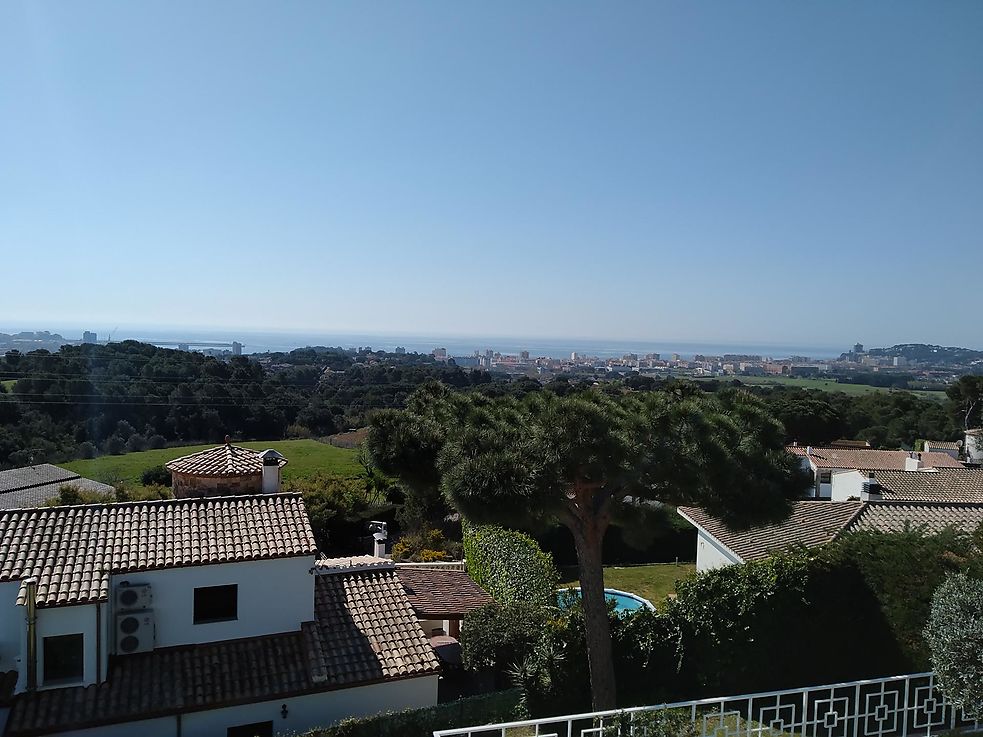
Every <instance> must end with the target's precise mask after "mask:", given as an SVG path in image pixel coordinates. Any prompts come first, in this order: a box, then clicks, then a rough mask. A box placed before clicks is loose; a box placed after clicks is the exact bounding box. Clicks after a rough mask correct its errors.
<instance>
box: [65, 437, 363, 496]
mask: <svg viewBox="0 0 983 737" xmlns="http://www.w3.org/2000/svg"><path fill="white" fill-rule="evenodd" d="M237 445H242V446H243V447H245V448H253V449H254V450H265V449H266V448H273V450H276V451H279V452H280V453H282V454H283V456H284V457H285V458H286V459H287V460H288V461H289V463H288V464H287V465H286V466H285V467H284V469H283V478H284V480H289V479H298V478H310V477H312V476H315V475H317V474H318V473H322V474H324V475H327V476H335V477H339V478H355V477H357V476H361V475H362V473H363V470H362V467H361V466H360V465H359V464H358V462H357V461H356V460H355V451H354V450H349V449H347V448H336V447H335V446H333V445H328V444H326V443H319V442H317V441H316V440H268V441H264V440H260V441H257V442H250V443H237ZM214 447H215V444H214V443H212V444H209V445H184V446H179V447H174V448H163V449H161V450H145V451H142V452H140V453H125V454H124V455H118V456H102V457H100V458H92V459H90V460H84V461H70V462H68V463H63V464H61V465H62V466H64V467H65V468H68V469H71V470H72V471H75V472H76V473H78V474H80V475H82V476H84V477H86V478H90V479H95V480H96V481H102V482H104V483H117V482H119V481H125V482H127V483H129V484H134V485H137V486H139V485H140V475H141V474H142V473H143V472H144V471H145V470H146V469H148V468H152V467H153V466H160V465H163V464H164V463H167V462H168V461H171V460H174V459H175V458H178V457H180V456H183V455H188V454H189V453H196V452H198V451H199V450H205V449H207V448H214Z"/></svg>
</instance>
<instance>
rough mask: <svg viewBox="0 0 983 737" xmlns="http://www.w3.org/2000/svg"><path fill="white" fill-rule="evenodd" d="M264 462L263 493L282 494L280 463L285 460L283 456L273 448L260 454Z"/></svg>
mask: <svg viewBox="0 0 983 737" xmlns="http://www.w3.org/2000/svg"><path fill="white" fill-rule="evenodd" d="M259 457H260V458H261V459H262V461H263V493H264V494H277V493H279V492H280V465H281V464H280V461H282V460H285V459H284V457H283V456H282V455H280V454H279V453H277V452H276V451H275V450H273V449H272V448H268V449H266V450H264V451H263V452H262V453H260V454H259Z"/></svg>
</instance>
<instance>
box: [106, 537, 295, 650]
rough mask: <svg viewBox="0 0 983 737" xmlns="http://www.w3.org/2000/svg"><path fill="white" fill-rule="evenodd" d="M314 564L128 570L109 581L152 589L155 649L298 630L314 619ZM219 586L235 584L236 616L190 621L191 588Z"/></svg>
mask: <svg viewBox="0 0 983 737" xmlns="http://www.w3.org/2000/svg"><path fill="white" fill-rule="evenodd" d="M313 565H314V558H313V556H299V557H296V558H278V559H275V560H260V561H245V562H239V563H223V564H219V565H208V566H189V567H186V568H171V569H167V570H157V571H144V572H141V573H130V574H125V575H117V576H113V581H112V583H113V590H114V591H115V587H116V586H118V585H119V584H120V583H121V582H123V581H128V582H129V583H131V584H139V583H148V584H150V585H151V586H152V587H153V588H152V591H153V597H154V598H153V612H154V620H155V623H156V627H157V647H171V646H173V645H190V644H198V643H204V642H216V641H219V640H232V639H239V638H242V637H257V636H261V635H270V634H276V633H279V632H295V631H297V630H299V629H300V624H301V622H309V621H312V620H313V619H314V583H313V580H312V574H311V572H310V571H311V568H312V567H313ZM223 584H237V585H238V586H239V591H238V595H239V601H238V618H237V619H235V620H233V621H228V622H209V623H207V624H195V623H194V591H195V589H196V588H199V587H202V586H221V585H223ZM113 620H114V621H115V614H113ZM113 633H114V634H115V627H114V628H113ZM113 644H114V647H115V643H113Z"/></svg>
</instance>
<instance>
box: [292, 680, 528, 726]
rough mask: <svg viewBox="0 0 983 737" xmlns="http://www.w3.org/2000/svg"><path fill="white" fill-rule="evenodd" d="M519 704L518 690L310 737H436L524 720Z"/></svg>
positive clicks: (381, 717) (358, 723) (371, 719)
mask: <svg viewBox="0 0 983 737" xmlns="http://www.w3.org/2000/svg"><path fill="white" fill-rule="evenodd" d="M518 704H519V691H518V690H517V689H512V690H509V691H499V692H497V693H490V694H484V695H482V696H471V697H468V698H465V699H458V700H457V701H449V702H447V703H445V704H438V705H437V706H427V707H424V708H422V709H407V710H405V711H398V712H394V713H391V714H379V715H378V716H372V717H366V718H364V719H346V720H344V721H342V722H341V723H340V724H338V725H336V726H334V727H327V728H324V729H315V730H311V731H310V732H308V733H307V735H306V737H433V733H434V731H435V730H438V729H451V728H453V727H469V726H471V725H475V724H489V723H493V722H505V721H509V720H511V719H514V718H516V717H517V716H520V715H519V713H518V712H517V709H518Z"/></svg>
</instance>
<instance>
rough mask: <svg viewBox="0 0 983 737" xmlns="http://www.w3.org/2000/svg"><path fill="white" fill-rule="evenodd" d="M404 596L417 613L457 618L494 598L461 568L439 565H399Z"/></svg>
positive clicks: (490, 601)
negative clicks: (429, 566) (402, 566)
mask: <svg viewBox="0 0 983 737" xmlns="http://www.w3.org/2000/svg"><path fill="white" fill-rule="evenodd" d="M396 573H397V574H398V576H399V580H400V582H401V583H402V584H403V588H404V589H405V590H406V596H407V597H408V598H409V600H410V604H412V605H413V609H414V610H415V611H416V613H417V614H418V615H419V616H420V617H425V618H428V619H460V618H461V617H463V616H464V615H465V614H467V613H468V612H470V611H471V610H473V609H477V608H478V607H482V606H485V605H486V604H491V603H492V602H493V601H494V600H493V599H492V598H491V596H489V595H488V593H487V592H486V591H485V590H484V589H482V588H481V587H480V586H478V584H476V583H475V582H474V581H472V580H471V578H470V577H469V576H468V574H467V573H465V572H464V571H453V570H446V569H440V568H399V569H397V571H396Z"/></svg>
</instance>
